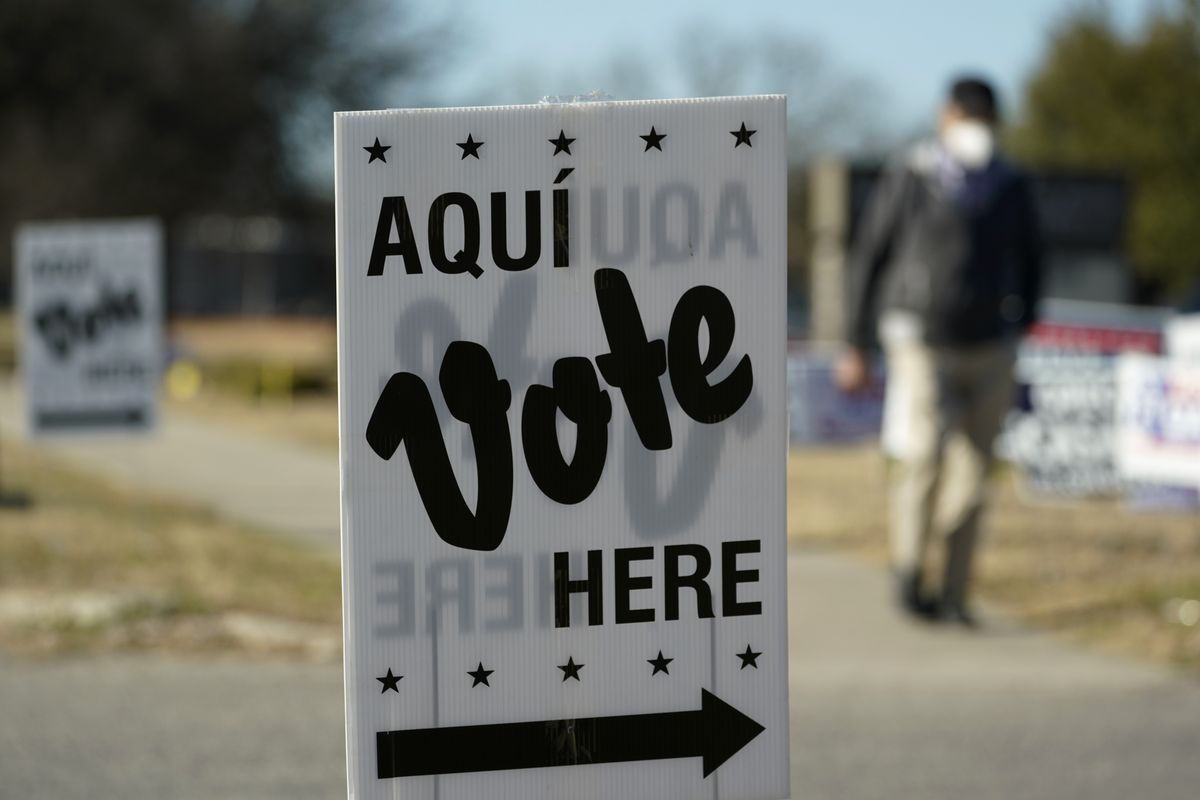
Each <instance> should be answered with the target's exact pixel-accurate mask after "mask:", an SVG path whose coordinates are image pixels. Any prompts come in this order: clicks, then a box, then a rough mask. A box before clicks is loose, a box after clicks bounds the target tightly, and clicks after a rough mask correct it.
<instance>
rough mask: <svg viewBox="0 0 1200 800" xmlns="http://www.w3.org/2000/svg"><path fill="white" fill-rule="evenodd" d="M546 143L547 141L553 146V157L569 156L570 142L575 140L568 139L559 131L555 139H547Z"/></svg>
mask: <svg viewBox="0 0 1200 800" xmlns="http://www.w3.org/2000/svg"><path fill="white" fill-rule="evenodd" d="M546 141H548V142H549V143H550V144H552V145H554V155H558V154H559V153H566V154H567V155H571V142H573V141H575V140H574V139H568V138H567V134H566V132H565V131H561V130H560V131H559V132H558V138H557V139H547V140H546Z"/></svg>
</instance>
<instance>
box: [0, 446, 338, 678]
mask: <svg viewBox="0 0 1200 800" xmlns="http://www.w3.org/2000/svg"><path fill="white" fill-rule="evenodd" d="M4 458H5V470H6V471H5V486H6V488H7V489H9V490H10V491H11V490H14V489H15V490H20V491H23V492H26V493H28V494H29V495H30V496H31V498H32V501H33V505H32V507H30V508H29V509H25V510H18V509H3V508H0V646H3V647H4V648H5V649H6V650H8V651H16V652H23V653H34V654H53V653H62V652H74V651H84V652H94V651H105V650H142V649H168V650H205V651H212V650H230V649H234V650H240V651H263V650H280V649H282V650H289V651H297V652H301V653H309V654H314V655H319V656H321V657H332V656H333V655H334V653H333V651H335V650H336V646H337V642H338V640H339V638H340V629H339V627H338V625H339V620H340V613H341V612H340V583H339V582H340V577H339V571H338V565H337V562H336V560H335V559H334V558H332V557H330V556H327V555H325V554H323V553H318V552H315V551H313V550H310V549H308V548H306V547H304V546H302V545H300V544H297V543H293V542H291V541H288V540H286V539H282V538H279V537H276V536H273V535H271V534H267V533H264V532H261V531H255V530H252V529H248V528H246V527H244V526H239V525H234V524H231V523H228V522H225V521H223V520H220V519H218V518H216V517H214V516H212V515H211V514H208V513H206V512H204V511H201V510H199V509H195V508H191V507H188V506H186V505H182V504H180V503H176V502H172V501H169V500H166V499H162V498H154V497H147V496H145V495H143V494H140V493H131V492H127V491H124V490H122V489H118V488H115V487H112V486H109V485H106V484H105V483H103V482H101V481H98V480H95V479H93V478H90V477H87V476H84V475H81V474H78V473H76V472H74V471H72V470H70V469H67V468H64V467H63V466H61V465H60V464H58V463H56V462H54V461H53V460H52V459H51V458H49V457H47V456H45V455H43V454H40V453H38V452H35V451H34V450H32V449H30V448H28V447H17V446H15V445H13V443H11V442H5V443H4Z"/></svg>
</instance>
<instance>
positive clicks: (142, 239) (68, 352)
mask: <svg viewBox="0 0 1200 800" xmlns="http://www.w3.org/2000/svg"><path fill="white" fill-rule="evenodd" d="M14 250H15V256H16V275H17V281H16V283H17V309H18V326H19V330H20V369H21V377H22V382H23V385H24V388H25V407H26V417H27V420H28V429H29V431H30V433H31V435H34V436H48V435H64V434H80V433H120V432H141V431H148V430H151V429H152V428H153V427H154V426H155V424H156V422H157V418H158V393H159V392H158V388H159V380H160V377H161V374H162V359H163V322H162V318H163V311H162V250H163V236H162V228H161V226H160V225H159V223H158V222H156V221H154V220H146V219H136V220H95V221H89V222H36V223H27V224H24V225H22V226H20V227H19V228H18V229H17V233H16V237H15V247H14Z"/></svg>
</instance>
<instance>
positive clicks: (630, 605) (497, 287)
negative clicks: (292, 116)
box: [335, 97, 788, 800]
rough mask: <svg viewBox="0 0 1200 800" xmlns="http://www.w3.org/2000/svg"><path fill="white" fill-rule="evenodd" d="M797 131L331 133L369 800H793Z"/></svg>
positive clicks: (471, 121) (509, 123)
mask: <svg viewBox="0 0 1200 800" xmlns="http://www.w3.org/2000/svg"><path fill="white" fill-rule="evenodd" d="M784 106H785V101H784V98H782V97H749V98H727V99H709V100H681V101H656V102H601V103H583V104H546V105H536V106H522V107H507V108H465V109H446V110H412V111H379V112H361V113H345V114H339V115H337V118H336V123H335V128H336V163H337V178H336V183H337V236H338V243H337V259H338V350H339V391H340V395H341V396H340V425H341V480H342V565H343V566H342V568H343V570H344V573H343V585H344V607H345V653H346V677H345V680H346V709H347V739H348V756H349V783H350V793H351V795H352V796H353V797H363V798H384V797H386V798H392V797H405V798H439V799H440V800H451V799H452V798H479V797H488V798H513V799H514V800H516V798H521V800H526V798H543V797H544V798H562V797H570V798H579V799H582V798H612V797H628V798H641V797H645V798H712V797H719V798H728V799H729V800H733V799H734V798H778V797H783V796H785V795H786V794H787V791H788V788H787V787H788V703H787V626H786V618H785V614H786V578H785V541H784V540H785V499H784V497H785V496H784V487H785V478H784V470H785V458H786V444H787V430H786V425H785V410H784V409H785V402H786V396H785V344H786V342H785V321H784V288H785V287H784V276H785V211H786V209H785V202H786V201H785V179H786V164H785V157H784V138H785V125H784V113H785V107H784Z"/></svg>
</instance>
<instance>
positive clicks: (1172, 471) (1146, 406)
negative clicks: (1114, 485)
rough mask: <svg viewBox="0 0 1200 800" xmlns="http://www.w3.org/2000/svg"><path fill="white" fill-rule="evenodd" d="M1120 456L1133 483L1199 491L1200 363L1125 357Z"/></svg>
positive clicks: (1120, 380) (1120, 382) (1120, 373)
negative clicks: (1135, 481) (1190, 488)
mask: <svg viewBox="0 0 1200 800" xmlns="http://www.w3.org/2000/svg"><path fill="white" fill-rule="evenodd" d="M1117 387H1118V391H1117V415H1116V416H1117V429H1116V456H1117V465H1118V467H1119V468H1120V471H1121V473H1122V474H1123V475H1124V476H1125V477H1127V478H1129V479H1131V480H1140V481H1147V482H1156V483H1162V484H1167V485H1176V486H1183V485H1186V486H1192V487H1200V362H1186V361H1182V360H1177V359H1168V358H1155V357H1152V356H1143V355H1125V356H1122V357H1121V358H1120V359H1119V361H1118V365H1117Z"/></svg>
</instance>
